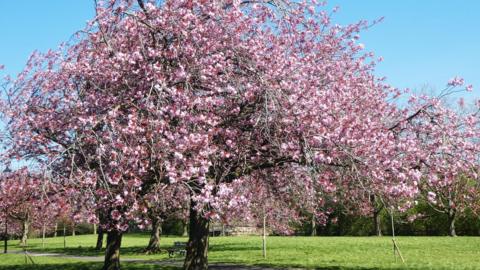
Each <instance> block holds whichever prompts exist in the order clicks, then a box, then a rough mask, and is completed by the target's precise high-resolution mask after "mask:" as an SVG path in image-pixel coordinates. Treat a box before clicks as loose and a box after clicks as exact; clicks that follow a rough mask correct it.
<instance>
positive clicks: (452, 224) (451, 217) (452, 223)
mask: <svg viewBox="0 0 480 270" xmlns="http://www.w3.org/2000/svg"><path fill="white" fill-rule="evenodd" d="M455 220H456V213H455V211H454V210H450V212H449V214H448V224H449V225H450V228H449V234H450V236H452V237H456V236H457V232H456V231H455Z"/></svg>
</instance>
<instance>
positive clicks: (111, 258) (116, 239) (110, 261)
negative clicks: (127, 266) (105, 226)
mask: <svg viewBox="0 0 480 270" xmlns="http://www.w3.org/2000/svg"><path fill="white" fill-rule="evenodd" d="M121 244H122V232H120V231H116V230H113V231H109V232H108V234H107V248H106V249H105V261H104V263H103V268H102V270H120V246H121Z"/></svg>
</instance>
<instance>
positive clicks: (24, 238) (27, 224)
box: [20, 220, 30, 246]
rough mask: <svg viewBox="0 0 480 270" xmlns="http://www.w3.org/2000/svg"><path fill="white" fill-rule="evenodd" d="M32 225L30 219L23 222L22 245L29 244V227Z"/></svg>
mask: <svg viewBox="0 0 480 270" xmlns="http://www.w3.org/2000/svg"><path fill="white" fill-rule="evenodd" d="M29 227H30V222H29V221H27V220H26V221H24V222H23V224H22V238H21V240H20V245H21V246H26V245H27V239H28V229H29Z"/></svg>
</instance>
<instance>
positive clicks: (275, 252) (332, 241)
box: [0, 234, 480, 270]
mask: <svg viewBox="0 0 480 270" xmlns="http://www.w3.org/2000/svg"><path fill="white" fill-rule="evenodd" d="M174 241H186V238H180V237H163V238H162V240H161V244H162V248H168V247H170V246H172V245H173V242H174ZM267 241H268V244H267V259H263V257H262V249H261V248H262V241H261V238H260V237H213V238H210V253H209V261H210V262H211V263H229V264H245V265H265V266H270V267H302V268H316V269H325V270H334V269H335V270H337V269H345V270H353V269H358V270H360V269H362V270H368V269H418V270H420V269H421V270H424V269H425V270H426V269H438V270H440V269H452V270H453V269H455V270H466V269H480V238H478V237H457V238H450V237H399V238H398V239H397V242H398V244H399V246H400V249H401V252H402V254H403V256H404V258H405V260H406V262H405V264H403V263H401V262H400V260H398V261H397V262H395V260H394V257H393V250H392V242H391V240H390V238H388V237H273V236H272V237H269V238H268V239H267ZM66 242H67V248H66V249H64V248H63V238H62V237H57V238H47V239H46V244H45V249H42V246H41V240H40V239H31V240H29V246H30V247H29V250H30V251H31V252H50V253H62V254H66V255H82V256H102V255H103V253H102V252H96V251H95V250H94V249H93V245H94V243H95V236H94V235H81V236H75V237H67V241H66ZM147 242H148V235H144V234H128V235H126V236H124V238H123V240H122V251H121V259H127V258H130V259H133V258H136V259H144V260H152V261H159V260H168V256H167V255H166V253H165V252H163V253H160V254H155V255H145V254H143V253H142V249H143V248H144V247H145V245H146V244H147ZM17 244H18V241H10V242H9V245H10V247H9V248H10V249H11V250H15V249H16V250H20V249H19V247H18V246H17ZM33 260H34V261H35V263H36V265H35V266H32V265H30V264H29V265H25V258H24V256H23V255H20V254H8V255H4V254H1V255H0V270H3V269H42V270H45V269H52V270H53V269H55V270H57V269H100V268H101V263H100V262H85V261H81V260H78V259H74V258H58V257H33ZM176 260H177V261H179V260H181V258H180V257H179V258H176ZM122 266H123V267H122V268H123V269H132V270H133V269H135V270H137V269H138V270H140V269H172V267H163V266H159V265H154V264H149V263H139V262H128V263H127V262H126V263H123V264H122Z"/></svg>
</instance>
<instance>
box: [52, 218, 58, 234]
mask: <svg viewBox="0 0 480 270" xmlns="http://www.w3.org/2000/svg"><path fill="white" fill-rule="evenodd" d="M57 230H58V223H57V222H55V231H54V232H53V237H57Z"/></svg>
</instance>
